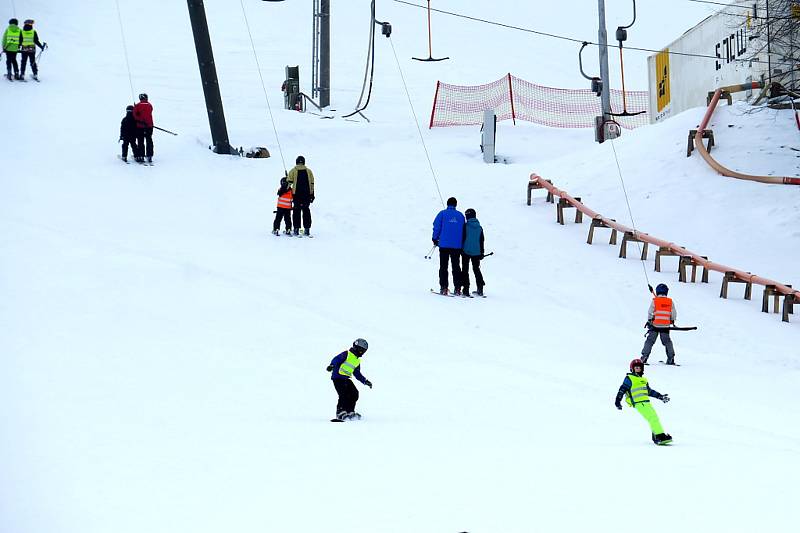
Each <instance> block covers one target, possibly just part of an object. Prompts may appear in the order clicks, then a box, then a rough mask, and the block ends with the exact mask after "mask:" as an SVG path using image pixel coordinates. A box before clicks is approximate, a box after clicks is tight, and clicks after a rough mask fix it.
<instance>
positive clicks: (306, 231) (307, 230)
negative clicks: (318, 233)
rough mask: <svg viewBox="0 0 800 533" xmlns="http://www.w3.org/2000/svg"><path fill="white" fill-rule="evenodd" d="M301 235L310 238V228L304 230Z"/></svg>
mask: <svg viewBox="0 0 800 533" xmlns="http://www.w3.org/2000/svg"><path fill="white" fill-rule="evenodd" d="M303 235H305V236H306V237H311V229H310V228H306V229H304V230H303Z"/></svg>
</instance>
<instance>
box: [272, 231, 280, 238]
mask: <svg viewBox="0 0 800 533" xmlns="http://www.w3.org/2000/svg"><path fill="white" fill-rule="evenodd" d="M272 234H273V235H275V236H276V237H277V236H279V235H280V233H279V232H278V230H276V229H274V230H272Z"/></svg>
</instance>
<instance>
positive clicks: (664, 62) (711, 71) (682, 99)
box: [647, 0, 767, 122]
mask: <svg viewBox="0 0 800 533" xmlns="http://www.w3.org/2000/svg"><path fill="white" fill-rule="evenodd" d="M735 3H736V4H739V7H729V8H723V9H722V10H721V11H720V12H718V13H716V14H714V15H711V16H709V17H708V18H706V19H705V20H703V21H702V22H700V23H699V24H698V25H697V26H695V27H693V28H692V29H690V30H689V31H687V32H686V33H684V34H683V35H681V36H680V37H679V38H678V39H677V40H676V41H674V42H673V43H671V44H670V45H669V46H667V47H666V48H664V49H663V50H662V52H661V53H659V54H654V55H651V56H650V57H648V58H647V66H648V72H649V93H650V121H651V122H661V121H663V120H666V119H667V118H669V117H671V116H673V115H676V114H678V113H680V112H682V111H685V110H686V109H690V108H692V107H699V106H705V105H706V96H707V95H708V92H709V91H713V90H715V89H717V88H718V87H723V86H725V85H733V84H737V83H745V82H749V81H753V80H759V79H760V78H761V75H762V74H763V73H765V72H766V70H767V68H766V65H762V64H761V63H754V64H751V62H749V61H735V60H736V59H739V58H742V59H744V58H748V59H749V58H751V57H752V55H753V52H754V50H755V48H756V44H757V43H758V42H759V39H758V38H756V36H755V35H753V34H752V32H751V31H750V27H751V24H749V23H748V19H747V17H746V14H747V13H748V9H745V8H744V7H742V6H750V8H751V9H750V10H749V11H750V12H752V4H753V1H752V0H750V1H747V0H744V1H739V2H735ZM666 52H671V53H669V54H668V53H666ZM678 53H690V54H702V55H704V56H714V57H716V59H713V58H706V57H691V56H683V55H679V54H678ZM762 55H763V56H764V57H763V58H760V59H763V60H766V53H765V54H762ZM733 96H734V98H735V99H743V98H746V97H747V96H748V93H737V94H734V95H733Z"/></svg>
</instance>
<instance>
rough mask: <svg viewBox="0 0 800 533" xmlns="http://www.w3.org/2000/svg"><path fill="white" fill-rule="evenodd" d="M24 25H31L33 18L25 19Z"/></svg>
mask: <svg viewBox="0 0 800 533" xmlns="http://www.w3.org/2000/svg"><path fill="white" fill-rule="evenodd" d="M25 25H26V26H33V19H25Z"/></svg>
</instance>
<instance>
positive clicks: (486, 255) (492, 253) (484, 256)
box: [483, 252, 494, 259]
mask: <svg viewBox="0 0 800 533" xmlns="http://www.w3.org/2000/svg"><path fill="white" fill-rule="evenodd" d="M490 255H494V252H489V253H488V254H483V258H484V259H486V258H487V257H489V256H490Z"/></svg>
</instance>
